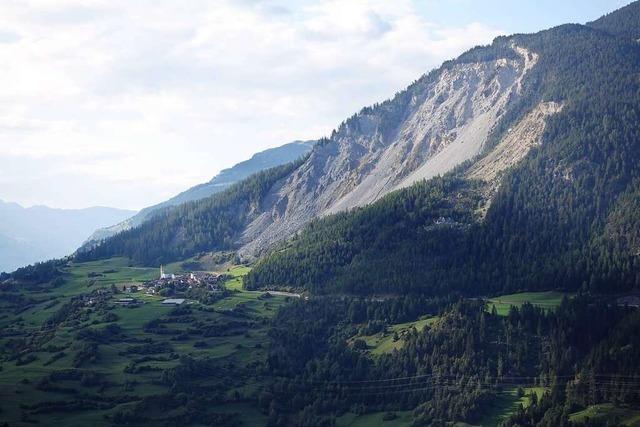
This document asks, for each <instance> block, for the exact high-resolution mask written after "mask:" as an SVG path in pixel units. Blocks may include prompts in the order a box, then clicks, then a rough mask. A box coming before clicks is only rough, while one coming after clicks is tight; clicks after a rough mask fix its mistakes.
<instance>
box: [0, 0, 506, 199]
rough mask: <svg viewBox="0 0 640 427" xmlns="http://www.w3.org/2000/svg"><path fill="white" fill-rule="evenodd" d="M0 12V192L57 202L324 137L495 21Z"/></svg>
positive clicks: (411, 9) (170, 5) (269, 4)
mask: <svg viewBox="0 0 640 427" xmlns="http://www.w3.org/2000/svg"><path fill="white" fill-rule="evenodd" d="M0 25H1V26H2V28H3V33H0V81H1V82H2V90H0V162H3V163H5V162H9V161H10V162H13V163H12V164H14V165H17V166H16V168H15V169H14V170H12V172H11V173H6V171H5V173H3V174H2V185H1V186H0V197H2V198H4V199H8V200H15V201H19V202H23V203H31V202H32V201H42V202H44V201H46V202H47V203H51V204H53V205H55V206H65V207H79V206H86V205H94V204H100V205H107V204H111V205H115V206H119V207H135V208H140V207H143V206H145V205H148V204H151V203H155V202H158V201H160V200H162V199H163V198H165V197H167V196H168V195H170V194H173V193H175V192H178V191H180V190H183V189H184V188H185V187H188V186H190V185H193V184H197V183H199V182H202V181H205V180H208V179H210V178H211V176H213V175H214V174H215V173H216V172H217V171H219V170H220V169H222V168H224V167H228V166H230V165H232V164H233V163H235V162H237V161H240V160H243V159H245V158H248V157H249V156H250V155H251V154H253V153H254V152H256V151H258V150H260V149H264V148H267V147H271V146H276V145H279V144H282V143H285V142H289V141H291V140H294V139H307V138H308V139H311V138H318V137H321V136H323V135H327V134H329V133H330V131H331V130H332V129H333V128H334V127H335V126H336V125H337V124H338V123H339V122H340V121H342V120H343V119H344V118H346V117H347V116H349V115H351V114H352V113H354V112H355V111H357V110H359V109H360V108H361V107H363V106H365V105H369V104H372V103H374V102H377V101H382V100H384V99H385V98H388V97H390V96H391V95H393V94H394V93H395V92H396V91H398V90H400V89H402V88H403V87H405V86H406V85H407V84H409V83H410V82H411V81H413V80H415V79H416V78H418V77H419V76H420V75H421V74H423V73H425V72H427V71H429V70H430V69H431V68H433V67H435V66H438V65H439V64H440V63H441V62H442V61H443V60H445V59H449V58H451V57H454V56H456V55H458V54H459V53H461V52H462V51H463V50H465V49H467V48H469V47H472V46H474V45H477V44H482V43H487V42H490V41H491V39H492V38H494V37H495V36H496V35H498V34H500V33H501V31H500V30H499V29H495V28H490V27H487V26H485V25H483V24H481V23H473V24H470V25H465V26H462V27H443V26H440V25H438V24H437V23H434V22H430V21H429V20H428V18H427V17H425V16H424V15H423V14H421V13H420V12H419V11H418V10H417V8H416V7H415V4H414V3H412V2H411V1H408V0H398V1H395V2H387V1H378V0H339V1H335V0H325V1H319V2H317V1H314V2H311V1H309V2H305V1H303V2H300V1H293V0H291V1H257V0H254V1H251V0H244V1H226V0H217V1H213V2H211V1H205V0H193V1H189V2H174V1H169V0H139V1H136V2H131V1H128V0H114V1H107V0H93V1H90V0H82V1H81V0H59V1H48V2H41V1H36V0H32V1H29V0H25V1H21V2H2V3H0ZM21 164H22V165H23V166H24V167H23V168H22V169H21V168H20V167H18V166H19V165H21ZM21 170H23V171H24V172H21ZM27 174H29V176H27ZM73 180H84V182H91V183H92V185H91V186H88V185H70V183H71V182H73ZM25 181H29V182H30V183H31V186H30V187H29V188H25V187H24V185H22V184H21V183H22V182H25ZM123 183H126V184H123ZM47 186H50V187H57V188H59V189H62V188H64V187H65V186H68V188H65V189H64V193H65V195H64V197H62V196H60V197H59V198H56V196H55V191H52V190H51V189H49V188H46V187H47ZM40 196H42V197H40ZM27 201H29V202H27Z"/></svg>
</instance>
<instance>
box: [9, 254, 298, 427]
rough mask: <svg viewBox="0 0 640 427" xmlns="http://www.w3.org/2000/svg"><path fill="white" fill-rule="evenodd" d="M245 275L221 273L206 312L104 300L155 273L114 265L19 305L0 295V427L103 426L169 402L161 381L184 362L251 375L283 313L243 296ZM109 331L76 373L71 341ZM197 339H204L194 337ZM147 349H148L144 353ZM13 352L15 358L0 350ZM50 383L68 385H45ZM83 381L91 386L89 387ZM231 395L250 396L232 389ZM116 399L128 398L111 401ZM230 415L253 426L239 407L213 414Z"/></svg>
mask: <svg viewBox="0 0 640 427" xmlns="http://www.w3.org/2000/svg"><path fill="white" fill-rule="evenodd" d="M173 267H175V266H173ZM169 271H171V272H174V271H176V272H177V269H176V270H169ZM247 271H248V268H246V267H233V268H230V269H229V271H228V272H227V271H225V273H228V274H231V275H233V276H234V278H233V279H232V280H230V281H229V282H228V283H229V288H230V289H231V290H232V291H233V292H232V293H231V295H230V296H228V297H226V298H223V299H221V300H219V301H217V302H215V303H213V304H211V305H208V306H207V305H202V304H199V303H192V304H183V306H181V309H186V311H184V310H183V311H184V313H179V311H176V309H175V307H171V306H166V305H163V304H162V300H163V299H164V298H163V297H159V296H154V295H146V294H142V293H140V292H138V293H133V294H128V293H126V294H125V293H122V292H120V293H116V294H113V293H111V292H112V286H113V285H115V286H116V289H118V290H120V289H121V288H122V285H123V284H126V285H127V286H130V284H133V283H142V282H144V281H146V280H149V279H152V278H155V277H157V275H158V273H159V270H158V269H157V268H140V267H132V266H130V264H129V262H128V260H126V259H123V258H114V259H110V260H105V261H98V262H88V263H73V264H70V265H69V266H68V267H66V268H65V274H64V279H65V281H64V283H63V284H62V285H60V286H59V287H57V288H55V289H46V288H37V287H35V288H33V289H26V288H25V289H21V290H20V291H19V294H18V295H19V297H20V298H22V300H23V302H21V303H20V304H18V303H16V302H15V301H16V300H15V298H16V292H15V291H12V292H2V293H0V303H1V304H2V306H1V308H0V314H1V316H0V349H2V350H1V351H2V353H0V422H5V421H6V422H8V423H9V424H10V425H12V426H14V425H31V424H33V423H36V422H39V423H40V424H46V425H49V424H51V423H59V424H60V425H65V426H86V425H89V424H91V425H94V426H101V425H110V421H109V420H108V419H107V418H106V417H108V416H113V414H115V413H116V412H118V411H122V410H123V409H126V408H128V407H133V406H134V405H135V403H136V402H137V401H139V399H142V398H145V397H150V396H156V395H163V394H164V393H167V392H169V391H170V390H169V389H168V388H167V385H164V384H163V382H162V381H161V375H162V373H163V371H165V370H168V369H169V370H170V369H172V368H175V367H176V366H178V365H179V363H180V360H181V358H182V357H184V356H189V357H191V358H193V359H194V360H209V361H213V362H208V363H214V364H215V363H217V362H216V361H218V360H219V366H220V369H228V368H227V367H228V366H230V365H229V363H231V362H232V363H233V369H235V370H237V371H238V372H242V370H243V369H244V367H250V366H253V365H254V364H255V363H256V362H258V361H259V360H262V359H263V358H264V357H265V355H266V347H267V344H268V337H267V325H268V323H267V322H266V321H265V320H266V319H268V318H269V317H271V316H272V315H273V314H275V312H276V311H277V309H278V308H279V307H280V306H281V305H283V304H285V303H286V298H285V297H278V296H272V297H271V298H268V299H262V298H261V295H262V293H261V292H247V291H244V290H243V289H242V276H243V275H245V274H246V273H247ZM98 290H104V291H105V292H104V293H103V294H102V295H106V296H105V297H104V298H106V300H105V301H101V302H100V304H101V305H97V306H94V305H92V303H90V302H89V299H90V298H99V297H95V295H98V294H96V291H98ZM107 291H108V292H107ZM122 297H135V298H136V299H138V300H140V301H141V302H142V303H141V304H140V305H138V306H136V307H128V306H121V305H117V304H115V301H116V300H117V299H118V298H122ZM74 301H75V302H74ZM69 306H71V307H72V311H71V313H72V315H73V316H67V318H65V320H64V321H62V322H58V323H57V322H54V321H53V320H52V319H55V316H59V315H60V312H62V311H64V310H63V309H64V308H65V307H69ZM153 322H159V325H160V329H158V328H156V329H147V325H150V324H153ZM110 325H117V327H118V332H117V335H116V336H115V337H114V338H112V339H109V338H96V339H95V342H96V344H95V351H94V353H95V354H94V353H92V354H93V355H94V356H95V357H94V358H93V359H89V360H87V361H85V362H82V363H79V362H78V360H79V357H80V356H79V355H81V354H82V352H83V348H82V346H83V344H84V343H85V342H89V341H83V339H82V338H79V336H80V335H79V334H81V333H84V334H86V333H88V332H91V331H98V332H99V331H104V330H106V329H107V327H109V326H110ZM204 330H212V331H213V333H209V334H204V333H203V332H202V331H204ZM91 342H93V341H91ZM150 344H152V345H154V346H156V347H154V348H152V349H151V350H149V347H145V346H148V345H150ZM13 348H22V350H20V351H14V352H11V351H9V350H8V349H13ZM143 350H144V353H139V351H143ZM92 351H93V350H92ZM214 369H217V368H214ZM60 373H67V374H68V373H73V374H74V375H77V376H76V377H73V378H71V377H69V378H60V377H54V376H52V374H53V375H59V374H60ZM92 376H93V377H98V378H100V381H99V382H97V383H96V382H92V381H91V380H90V378H91V377H92ZM53 378H57V379H55V380H54V379H53ZM206 381H213V382H215V381H217V379H216V377H215V376H214V377H212V379H211V380H206V379H205V380H202V381H201V382H200V385H201V386H202V385H206V384H205V383H206ZM49 384H52V385H53V387H51V386H49ZM253 389H254V390H255V387H254V388H253ZM234 390H242V391H243V392H245V393H249V392H251V388H247V387H245V386H243V384H242V383H241V381H240V380H238V384H237V387H236V388H234ZM122 396H125V397H126V396H129V397H131V398H130V399H128V400H127V398H123V399H121V400H122V401H118V400H117V398H118V397H122ZM80 397H81V398H80ZM79 400H80V401H83V402H89V401H90V402H91V403H86V405H87V407H81V406H80V407H76V408H75V409H69V408H70V406H69V404H70V403H71V402H75V403H77V402H78V401H79ZM96 402H98V403H96ZM104 402H109V403H104ZM114 402H115V403H114ZM65 405H66V406H65ZM234 408H236V409H237V413H238V414H240V422H242V423H243V424H244V425H256V424H255V422H256V420H262V419H263V415H262V414H260V413H259V412H257V411H256V410H255V409H254V410H248V409H247V408H245V407H243V406H242V404H231V405H225V407H224V408H218V409H220V412H221V413H229V412H234V410H233V409H234ZM212 410H213V409H212ZM260 424H263V423H262V422H260V423H259V424H258V425H260Z"/></svg>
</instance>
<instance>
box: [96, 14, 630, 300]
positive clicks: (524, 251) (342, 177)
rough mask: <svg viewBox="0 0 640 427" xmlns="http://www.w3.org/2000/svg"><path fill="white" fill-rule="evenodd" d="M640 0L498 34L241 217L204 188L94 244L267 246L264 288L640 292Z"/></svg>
mask: <svg viewBox="0 0 640 427" xmlns="http://www.w3.org/2000/svg"><path fill="white" fill-rule="evenodd" d="M639 7H640V6H639V4H638V3H634V4H632V5H631V6H629V8H627V9H624V10H623V12H619V13H615V14H612V15H608V16H606V17H604V18H602V20H598V21H595V22H593V23H590V24H589V25H576V24H571V25H562V26H559V27H556V28H553V29H550V30H546V31H542V32H539V33H536V34H528V35H523V34H518V35H513V36H509V37H498V38H497V39H496V40H495V41H494V42H493V44H492V45H490V46H481V47H477V48H474V49H472V50H470V51H468V52H466V53H464V54H463V55H461V56H460V57H459V58H457V59H455V60H453V61H449V62H447V63H445V64H443V66H442V67H440V68H439V69H437V70H434V71H432V72H430V73H429V74H427V75H425V76H423V77H421V78H420V79H418V80H417V81H416V82H415V83H414V84H412V85H411V86H409V87H408V88H407V89H405V90H404V91H402V92H399V93H398V94H397V95H396V96H395V97H394V98H393V99H391V100H388V101H385V102H383V103H382V104H376V105H374V106H372V107H367V108H364V109H362V110H361V111H360V112H359V113H358V114H356V115H354V116H352V117H351V118H349V119H347V120H346V121H345V122H343V123H342V124H341V125H340V126H339V127H338V128H337V129H336V130H335V131H334V132H333V133H332V135H331V137H330V138H325V139H323V140H321V141H319V143H318V144H317V145H316V146H315V147H314V149H313V150H312V152H311V153H310V155H309V156H308V158H307V159H306V160H304V161H303V162H302V163H301V164H300V165H299V166H296V167H295V168H292V169H291V171H290V172H289V173H287V174H286V175H283V176H280V177H278V179H274V180H273V185H271V186H270V187H268V188H267V187H264V186H263V187H261V193H259V194H257V193H253V194H254V196H255V195H256V194H257V195H258V198H257V199H256V198H254V199H252V200H253V202H252V203H250V204H248V205H243V206H248V207H249V209H250V212H249V213H248V214H246V215H243V216H242V218H241V219H239V220H238V221H234V222H233V223H231V222H226V223H225V224H223V225H222V224H220V223H219V222H211V221H209V219H208V218H207V217H206V216H198V215H196V216H194V215H192V214H191V212H196V213H198V212H202V211H203V210H204V204H200V205H199V204H198V203H197V202H196V203H195V204H193V205H190V207H188V208H185V209H183V210H181V211H180V213H179V214H178V213H177V211H176V213H174V214H171V215H166V216H164V217H158V218H155V219H154V221H155V224H148V225H146V224H145V225H144V226H143V227H141V228H140V229H139V230H137V231H136V233H129V234H126V233H125V234H123V235H121V236H118V238H117V239H115V240H113V241H107V242H106V243H105V244H104V245H103V247H102V248H101V249H100V251H96V252H95V253H93V254H88V256H87V257H86V259H91V258H92V257H93V258H95V257H105V256H113V255H128V256H131V257H133V258H134V259H136V260H137V261H138V262H140V263H158V262H166V261H169V260H173V259H178V258H179V257H180V256H190V255H193V254H196V253H197V252H200V251H205V250H229V249H234V250H237V251H238V253H239V254H240V256H241V257H243V258H244V259H249V260H251V259H255V258H257V257H260V256H263V255H264V254H265V253H266V254H268V255H267V256H266V257H264V258H263V259H261V260H260V261H259V262H258V263H257V264H256V266H255V268H254V269H253V271H252V273H251V274H250V275H249V277H248V280H247V282H246V283H247V284H248V286H250V287H254V288H260V287H270V286H276V285H280V286H281V285H290V286H295V287H299V288H307V289H312V290H313V291H314V292H326V291H335V290H346V291H349V292H358V293H386V292H390V291H399V290H402V291H403V292H417V293H425V292H426V293H433V294H439V293H443V292H444V293H446V292H451V291H452V290H453V289H458V290H462V289H464V290H467V291H471V292H473V293H478V294H481V293H484V292H488V291H492V292H497V291H498V290H504V291H508V290H510V291H513V290H523V289H545V288H549V287H553V286H556V285H554V284H557V283H558V282H563V283H566V286H567V288H572V289H578V288H581V287H584V288H591V289H596V288H597V289H600V290H604V289H608V290H609V291H614V290H628V289H631V288H633V287H634V286H635V284H636V283H640V277H638V272H637V263H638V259H637V253H638V247H637V239H634V238H630V239H629V240H628V241H625V242H620V241H618V240H616V239H615V238H612V236H616V235H621V234H623V235H624V234H625V230H629V229H631V230H634V229H637V228H638V226H640V224H638V223H637V215H635V214H633V212H634V210H633V206H635V204H634V195H637V188H638V180H639V179H640V148H639V147H638V141H640V135H639V134H638V133H639V132H640V131H639V130H638V127H637V123H638V122H639V116H640V105H639V101H638V98H637V93H639V90H640V87H639V85H640V82H639V80H638V79H637V75H638V72H639V71H640V45H639V44H638V43H637V42H636V40H634V39H633V38H630V37H629V33H628V31H626V30H624V28H626V27H628V24H627V21H628V19H629V16H636V14H635V13H633V12H634V11H637V10H638V8H639ZM618 21H620V24H619V25H618V24H617V22H618ZM636 25H637V26H640V22H636ZM621 29H622V30H623V31H622V32H620V31H618V30H621ZM438 176H440V178H437V177H438ZM234 191H240V189H239V188H236V189H235V190H234ZM223 200H226V201H228V202H229V203H231V204H230V205H227V206H226V208H224V206H223V204H224V203H223ZM234 200H235V198H234V197H230V195H229V194H226V195H225V193H223V195H221V196H220V198H219V199H218V201H219V202H218V203H220V204H219V205H218V206H217V209H220V210H221V211H224V210H225V209H226V210H227V211H228V212H233V211H235V210H237V206H234V205H233V203H234ZM243 200H246V198H244V199H243ZM336 214H337V215H336ZM309 223H311V225H309V226H308V227H307V225H308V224H309ZM211 224H215V225H216V227H219V228H211V226H210V225H211ZM159 230H161V232H160V233H159ZM614 230H617V231H614ZM218 235H223V236H224V239H221V238H219V236H218ZM292 236H295V237H294V238H293V240H289V241H288V240H287V239H289V238H291V237H292ZM193 242H197V244H194V243H193ZM282 242H285V243H282ZM623 243H624V244H623ZM149 246H154V249H153V251H152V254H150V253H149V249H146V248H148V247H149ZM274 247H276V248H277V250H272V249H273V248H274ZM269 251H271V252H270V254H269ZM390 266H394V268H390Z"/></svg>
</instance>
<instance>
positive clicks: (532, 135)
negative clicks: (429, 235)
mask: <svg viewBox="0 0 640 427" xmlns="http://www.w3.org/2000/svg"><path fill="white" fill-rule="evenodd" d="M561 110H562V105H561V104H559V103H557V102H541V103H540V104H538V105H537V106H536V107H535V108H534V109H533V110H532V111H530V112H529V113H528V114H527V115H525V117H524V118H522V120H520V121H519V122H518V123H517V124H516V125H515V126H513V127H512V128H510V129H509V130H508V131H507V133H506V135H505V136H504V137H503V138H502V140H501V141H500V142H499V143H498V144H497V145H496V146H495V147H494V148H493V149H492V150H491V151H490V152H488V153H487V155H486V156H484V157H483V158H481V159H480V160H478V161H477V162H476V163H474V164H473V165H472V166H471V167H470V168H469V170H468V172H467V174H466V176H467V178H470V179H476V180H480V181H483V182H484V183H485V186H484V191H483V193H484V194H483V196H484V197H483V200H484V203H483V205H482V206H481V207H480V209H479V211H478V213H479V214H480V217H484V215H485V214H486V213H487V210H488V209H489V206H491V200H492V199H493V196H494V195H495V193H496V192H497V190H498V188H499V186H500V178H501V177H502V175H503V174H504V172H505V171H507V170H508V169H510V168H512V167H513V166H515V165H517V164H518V163H519V162H520V161H521V160H522V159H524V157H525V156H526V155H527V154H528V153H529V151H530V150H531V149H532V148H534V147H536V146H539V145H540V144H542V134H543V133H544V129H545V127H546V123H547V118H548V117H549V116H550V115H552V114H556V113H558V112H560V111H561Z"/></svg>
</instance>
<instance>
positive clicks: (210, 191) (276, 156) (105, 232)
mask: <svg viewBox="0 0 640 427" xmlns="http://www.w3.org/2000/svg"><path fill="white" fill-rule="evenodd" d="M314 143H315V141H294V142H290V143H288V144H284V145H282V146H280V147H276V148H270V149H268V150H264V151H261V152H259V153H256V154H254V155H253V156H252V157H251V158H250V159H249V160H245V161H243V162H240V163H238V164H236V165H234V166H232V167H230V168H228V169H224V170H222V171H221V172H220V173H219V174H218V175H216V176H215V177H213V178H212V179H211V181H209V182H206V183H204V184H200V185H196V186H195V187H192V188H189V189H188V190H185V191H183V192H182V193H180V194H178V195H176V196H174V197H172V198H170V199H169V200H166V201H164V202H162V203H158V204H156V205H153V206H149V207H146V208H144V209H142V210H141V211H140V212H138V213H137V214H136V215H134V216H133V217H131V218H127V219H126V220H124V221H122V222H119V223H118V224H115V225H111V226H109V227H105V228H101V229H99V230H96V231H95V232H94V233H93V234H92V235H91V236H89V238H88V239H87V240H86V241H85V242H84V244H83V249H86V248H90V247H92V246H93V245H95V244H96V243H98V242H100V241H102V240H104V239H106V238H108V237H111V236H113V235H115V234H117V233H119V232H121V231H124V230H128V229H131V228H134V227H137V226H139V225H140V224H142V223H144V222H145V221H147V220H148V219H149V218H151V217H152V216H153V215H155V214H156V213H158V212H159V211H160V210H161V209H164V208H168V207H171V206H177V205H180V204H183V203H186V202H190V201H194V200H200V199H204V198H207V197H209V196H212V195H214V194H217V193H220V192H221V191H224V190H226V189H227V188H229V187H230V186H231V185H233V184H234V183H236V182H239V181H242V180H243V179H245V178H247V177H249V176H250V175H252V174H254V173H256V172H259V171H262V170H265V169H269V168H273V167H276V166H279V165H283V164H285V163H289V162H293V161H295V160H296V159H299V158H300V157H302V156H304V155H306V154H307V153H308V152H309V151H311V149H312V148H313V145H314Z"/></svg>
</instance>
